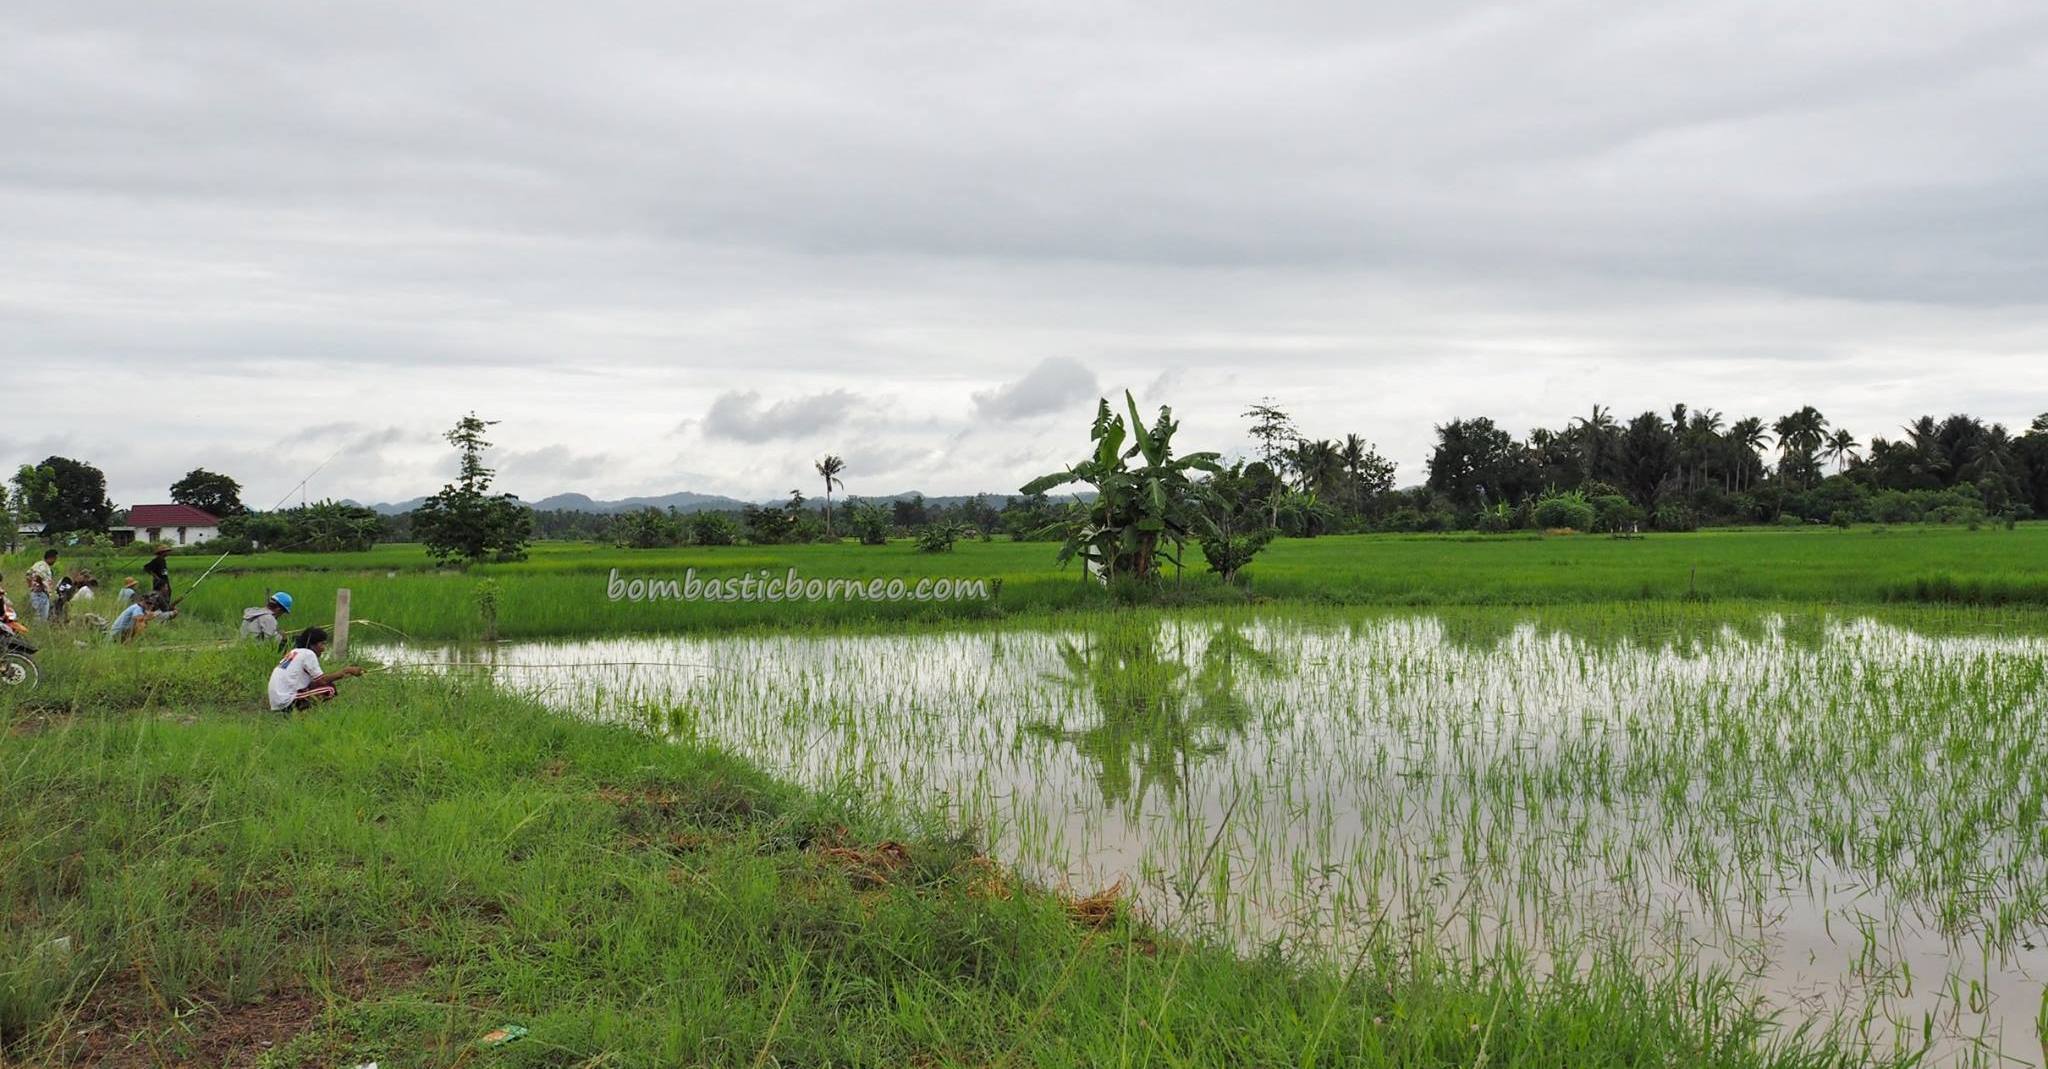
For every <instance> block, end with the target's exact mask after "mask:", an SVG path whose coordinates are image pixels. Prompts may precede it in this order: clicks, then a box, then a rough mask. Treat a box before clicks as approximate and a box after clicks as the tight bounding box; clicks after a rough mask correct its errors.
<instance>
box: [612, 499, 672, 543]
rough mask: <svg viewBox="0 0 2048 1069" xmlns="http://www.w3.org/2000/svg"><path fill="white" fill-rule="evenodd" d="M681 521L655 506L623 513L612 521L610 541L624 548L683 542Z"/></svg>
mask: <svg viewBox="0 0 2048 1069" xmlns="http://www.w3.org/2000/svg"><path fill="white" fill-rule="evenodd" d="M685 537H686V532H685V531H684V529H683V523H682V521H681V520H679V519H677V518H676V516H675V515H674V514H673V513H669V512H663V511H662V510H660V509H657V508H645V509H639V510H636V511H633V512H627V513H623V514H621V515H620V516H618V517H617V518H616V519H614V520H613V522H612V541H613V543H614V544H616V545H618V546H621V547H623V548H626V549H658V548H661V547H663V546H677V545H681V544H682V543H683V540H684V538H685Z"/></svg>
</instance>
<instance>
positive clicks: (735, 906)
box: [0, 628, 1863, 1067]
mask: <svg viewBox="0 0 2048 1069" xmlns="http://www.w3.org/2000/svg"><path fill="white" fill-rule="evenodd" d="M193 630H198V629H196V628H194V629H193ZM152 650H153V651H152ZM269 658H270V655H269V654H268V653H267V652H265V651H262V650H259V649H254V648H250V647H238V646H232V645H230V646H225V647H220V648H213V649H199V650H184V651H180V650H174V649H166V648H163V647H161V646H156V647H143V648H133V647H129V648H123V647H113V646H107V645H89V646H86V647H80V648H73V647H70V646H68V645H63V644H53V645H52V647H51V648H49V649H48V650H47V652H46V653H45V655H44V658H43V659H44V668H45V684H44V686H43V687H42V688H41V689H39V690H38V691H36V692H34V693H33V695H30V696H29V698H28V699H27V700H24V699H23V696H21V695H19V694H12V693H10V694H8V695H6V696H4V697H0V711H4V713H5V718H6V730H5V732H4V733H0V798H5V799H6V805H5V806H4V807H0V916H4V917H5V918H6V919H7V924H6V925H5V927H4V929H0V1044H4V1046H0V1063H19V1064H31V1065H41V1064H80V1065H83V1064H95V1065H121V1064H131V1065H155V1064H172V1063H177V1064H200V1065H219V1064H241V1065H246V1064H261V1065H273V1066H282V1065H301V1064H308V1065H349V1064H355V1063H357V1062H362V1061H368V1060H377V1061H379V1062H380V1064H382V1065H384V1066H387V1067H393V1066H453V1065H470V1066H476V1065H533V1066H539V1065H547V1066H597V1065H606V1066H641V1065H647V1066H655V1065H660V1066H668V1065H680V1064H690V1065H698V1064H703V1065H733V1066H742V1065H744V1066H762V1065H771V1064H782V1065H827V1064H844V1065H877V1066H881V1065H887V1066H900V1065H977V1066H1099V1065H1120V1066H1137V1065H1159V1066H1176V1065H1216V1066H1223V1065H1229V1066H1243V1065H1281V1064H1287V1065H1317V1066H1321V1065H1359V1066H1382V1065H1385V1066H1392V1065H1488V1066H1498V1065H1509V1066H1544V1067H1552V1066H1560V1065H1571V1066H1642V1065H1688V1066H1694V1065H1699V1066H1765V1065H1770V1066H1824V1065H1854V1064H1863V1060H1862V1058H1861V1057H1860V1056H1858V1055H1856V1054H1855V1053H1853V1052H1849V1051H1830V1050H1828V1049H1826V1048H1824V1047H1822V1046H1819V1045H1818V1044H1816V1043H1815V1042H1813V1041H1811V1038H1810V1037H1805V1036H1801V1035H1797V1034H1788V1033H1784V1032H1780V1031H1778V1030H1776V1029H1775V1028H1774V1027H1773V1026H1772V1025H1771V1024H1769V1023H1768V1022H1766V1021H1765V1020H1763V1019H1761V1018H1759V1017H1758V1016H1756V1015H1754V1014H1753V1013H1751V1012H1750V1011H1748V1010H1746V1009H1745V1008H1744V1007H1743V1006H1742V1005H1741V1003H1740V1001H1739V1000H1738V999H1737V998H1736V997H1735V996H1734V995H1733V994H1731V991H1730V990H1729V989H1728V988H1726V987H1722V986H1719V985H1717V984H1715V983H1714V982H1712V981H1711V980H1708V981H1699V980H1691V981H1661V980H1654V979H1646V978H1643V977H1641V976H1638V975H1637V974H1636V973H1635V972H1634V971H1633V967H1632V966H1631V965H1629V964H1628V963H1624V962H1613V961H1595V962H1592V963H1589V964H1587V965H1585V966H1584V967H1583V968H1582V969H1580V970H1578V971H1576V972H1572V973H1568V974H1566V975H1563V976H1560V977H1557V978H1553V979H1548V980H1541V981H1539V980H1538V979H1536V976H1537V970H1536V968H1535V967H1534V966H1533V965H1531V966H1530V967H1528V968H1514V967H1505V968H1501V967H1496V968H1494V969H1491V970H1489V971H1488V972H1487V973H1486V974H1485V975H1473V974H1469V973H1466V972H1462V971H1460V970H1458V969H1456V968H1454V967H1451V966H1448V965H1445V964H1443V963H1442V962H1441V960H1440V959H1438V958H1436V957H1435V956H1434V955H1433V954H1432V952H1431V950H1430V948H1429V946H1428V944H1427V942H1413V943H1411V942H1408V941H1405V940H1404V939H1402V938H1401V937H1399V936H1397V935H1395V934H1394V933H1391V932H1390V933H1387V934H1386V935H1385V936H1384V937H1383V938H1380V939H1378V940H1375V941H1374V943H1373V944H1372V945H1371V946H1369V947H1368V948H1367V950H1366V951H1365V952H1364V953H1362V954H1360V955H1359V956H1358V957H1357V958H1355V959H1353V960H1351V961H1350V962H1349V963H1347V965H1345V966H1344V967H1341V968H1336V967H1312V966H1307V965H1304V964H1301V963H1299V962H1296V961H1293V960H1291V959H1290V957H1289V955H1287V954H1286V953H1284V952H1283V951H1281V950H1280V949H1278V948H1275V949H1274V950H1272V951H1270V952H1268V953H1264V954H1258V955H1254V956H1252V957H1250V958H1245V957H1240V956H1238V955H1236V954H1233V953H1231V952H1229V951H1227V950H1225V949H1222V948H1217V947H1209V946H1201V945H1192V944H1188V943H1184V942H1177V941H1174V940H1170V939H1165V938H1162V937H1160V936H1158V935H1157V934H1156V933H1153V932H1151V931H1149V930H1147V929H1146V928H1145V927H1144V926H1143V925H1142V924H1140V923H1138V922H1136V921H1135V920H1134V919H1133V918H1132V917H1130V916H1129V915H1128V914H1127V913H1125V912H1123V911H1120V910H1117V909H1113V908H1112V909H1108V910H1100V911H1094V912H1087V911H1083V912H1081V913H1079V914H1077V911H1076V910H1075V909H1074V908H1073V907H1072V905H1071V904H1070V903H1068V902H1066V901H1063V900H1062V899H1061V898H1059V897H1057V896H1055V895H1052V894H1050V893H1046V892H1042V891H1038V890H1034V889H1032V888H1029V887H1025V886H1021V885H1019V884H1017V883H1016V882H1015V881H1014V880H1012V879H1011V878H1009V877H1007V876H1005V875H1003V874H1002V873H1001V872H999V871H996V870H994V869H993V868H992V867H991V866H990V865H989V864H988V863H987V862H986V861H985V860H983V859H981V858H980V857H979V856H978V855H977V853H976V852H975V850H974V848H973V846H972V844H971V843H970V842H967V841H963V840H961V839H958V838H955V837H952V836H949V835H947V834H946V833H944V832H942V831H937V830H933V829H930V828H925V827H922V826H920V825H919V824H918V823H917V822H915V821H906V820H905V819H904V818H903V817H902V816H900V815H891V814H886V813H878V812H870V811H864V810H863V809H861V808H860V807H859V806H858V805H857V804H855V803H854V802H852V801H851V800H847V799H837V798H828V797H819V796H815V795H809V794H804V793H801V792H798V791H796V790H794V789H792V788H789V787H786V786H782V785H779V784H777V783H774V782H772V781H770V780H768V779H766V778H764V777H763V776H762V775H760V774H759V773H757V772H756V771H754V770H753V769H751V768H749V767H747V766H744V765H742V764H740V763H738V762H736V761H734V760H732V759H730V758H727V757H723V756H721V755H719V754H717V753H715V752H710V751H707V750H703V749H699V748H692V747H686V746H671V745H662V744H658V743H656V742H654V741H652V740H650V739H648V738H645V737H643V736H640V735H638V734H635V733H632V732H630V731H627V730H624V729H621V728H617V727H606V726H599V725H595V724H589V723H583V722H579V721H574V720H569V719H565V718H562V717H559V716H555V715H551V714H549V713H547V712H544V711H542V710H541V709H539V708H537V707H535V706H533V705H530V704H528V703H526V702H524V701H521V700H518V699H515V698H512V697H510V696H508V695H506V694H504V693H501V692H498V691H495V690H492V689H489V688H487V687H482V686H477V685H466V684H464V683H463V682H461V681H456V680H448V679H442V678H438V677H421V676H411V675H406V674H392V675H372V676H370V677H367V678H366V679H364V680H360V681H357V682H356V683H355V684H354V685H351V686H350V687H349V688H348V689H347V691H346V692H345V693H344V695H343V697H342V699H341V701H340V702H339V703H337V704H335V705H333V706H330V707H327V708H325V709H322V710H320V711H319V712H317V713H314V714H311V715H302V716H297V717H291V718H286V717H279V716H273V715H267V714H263V713H260V712H258V711H256V708H255V694H256V692H257V690H258V688H259V686H260V680H261V678H262V675H263V672H264V670H265V668H266V666H267V662H268V661H269ZM896 842H900V843H901V844H902V845H901V846H900V848H899V847H896V846H888V845H885V844H888V843H896ZM58 941H65V942H58ZM501 1023H518V1024H521V1025H523V1026H525V1027H527V1028H530V1029H531V1035H530V1036H529V1037H528V1038H526V1039H524V1040H521V1041H519V1042H517V1043H514V1044H512V1045H509V1046H506V1047H504V1048H501V1049H499V1050H495V1051H480V1050H478V1049H477V1048H476V1047H475V1046H474V1040H475V1039H476V1038H477V1037H478V1036H480V1035H481V1034H482V1033H483V1032H484V1031H485V1030H486V1029H488V1028H490V1027H492V1026H495V1025H498V1024H501ZM265 1044H270V1046H268V1047H266V1046H265ZM259 1052H263V1053H259Z"/></svg>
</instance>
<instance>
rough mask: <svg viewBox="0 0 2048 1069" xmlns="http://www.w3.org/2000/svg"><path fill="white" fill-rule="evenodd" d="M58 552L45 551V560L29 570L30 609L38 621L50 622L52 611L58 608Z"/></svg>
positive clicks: (52, 549) (32, 565)
mask: <svg viewBox="0 0 2048 1069" xmlns="http://www.w3.org/2000/svg"><path fill="white" fill-rule="evenodd" d="M56 564H57V551H56V549H55V548H51V549H46V550H44V551H43V559H42V560H39V561H37V562H35V563H34V564H31V565H29V568H28V607H29V609H30V611H32V612H34V613H35V614H36V619H38V620H42V621H44V622H45V623H47V622H49V619H50V610H51V609H53V608H55V607H56V597H57V576H56Z"/></svg>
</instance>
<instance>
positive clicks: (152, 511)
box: [107, 505, 220, 546]
mask: <svg viewBox="0 0 2048 1069" xmlns="http://www.w3.org/2000/svg"><path fill="white" fill-rule="evenodd" d="M107 533H108V534H110V535H112V536H114V544H115V545H117V546H125V545H128V544H129V543H131V542H168V543H170V544H171V545H174V546H196V545H198V544H199V543H201V542H210V541H212V540H213V539H216V538H219V537H220V520H219V519H217V518H215V517H214V515H213V514H212V513H210V512H205V511H202V510H200V509H195V508H193V507H192V506H190V505H137V506H135V507H134V508H131V509H129V510H128V515H127V517H126V518H125V519H123V521H122V523H121V525H120V526H118V527H109V528H107Z"/></svg>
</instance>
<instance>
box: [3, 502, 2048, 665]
mask: <svg viewBox="0 0 2048 1069" xmlns="http://www.w3.org/2000/svg"><path fill="white" fill-rule="evenodd" d="M1054 548H1055V547H1053V546H1052V545H1049V544H1046V543H1018V542H988V543H983V542H965V543H962V544H961V545H960V546H959V548H958V549H957V550H956V551H955V552H953V553H948V554H925V553H918V552H915V551H914V550H913V549H912V548H911V547H910V546H909V544H908V543H904V542H896V543H891V544H889V545H886V546H860V545H854V544H851V543H846V544H840V545H802V546H727V547H714V548H698V547H691V548H682V549H668V550H622V549H617V548H614V547H610V546H599V545H590V544H585V543H541V544H538V545H536V546H535V547H534V548H533V552H532V555H531V557H530V559H528V560H526V561H522V562H518V563H512V564H493V565H480V566H477V567H475V568H471V569H468V570H466V571H462V570H455V569H435V568H434V567H433V566H432V562H431V561H430V560H429V559H428V558H427V555H426V554H425V552H424V551H422V550H421V549H420V548H419V547H417V546H408V545H389V546H378V547H376V548H375V549H373V550H371V551H369V552H366V553H352V554H327V555H322V554H295V553H286V554H259V555H255V556H250V557H231V558H229V559H228V560H227V561H225V562H223V563H222V564H221V565H220V568H219V569H218V570H217V571H216V572H215V573H214V575H213V576H212V577H211V578H209V579H207V580H206V581H205V582H204V583H203V584H201V585H200V586H199V587H198V588H197V590H196V591H194V592H193V593H192V595H191V597H190V598H189V599H187V600H186V601H185V603H184V605H183V607H184V608H185V609H186V611H187V612H188V614H189V615H191V616H192V617H195V618H198V619H202V620H209V621H222V622H225V621H232V620H234V619H237V618H238V617H239V614H240V612H241V610H242V609H243V608H245V607H247V606H251V605H256V604H259V603H260V602H261V601H262V599H263V597H264V595H265V593H266V592H267V591H269V590H271V589H280V588H281V589H285V590H289V591H290V592H291V593H292V594H293V596H294V597H296V598H297V599H299V604H300V610H299V615H298V619H297V621H295V622H297V623H301V624H303V623H306V622H310V621H323V622H324V621H325V620H327V619H329V618H331V614H332V611H333V592H334V590H335V588H337V587H341V586H347V587H350V588H352V589H353V590H354V593H355V610H354V611H355V615H356V616H357V617H359V618H367V619H369V620H372V621H375V622H376V623H377V624H379V625H383V626H387V627H390V628H396V629H398V630H399V631H402V632H404V633H406V634H408V635H412V636H414V637H418V638H454V639H461V638H474V637H477V636H478V635H479V634H480V631H481V623H480V618H479V614H478V611H477V609H476V606H475V605H474V603H473V600H472V596H471V595H472V591H473V590H474V588H475V586H476V584H477V583H478V582H479V581H480V580H482V579H485V578H490V579H495V580H497V581H498V585H499V587H500V604H499V611H498V619H499V633H500V634H501V635H502V636H504V637H507V638H544V637H561V636H578V635H602V634H620V633H649V632H666V631H692V630H713V631H717V630H731V629H735V628H744V627H769V628H789V627H796V628H803V627H827V628H829V627H838V626H844V625H849V624H864V623H878V622H880V623H901V622H912V621H920V620H921V621H942V620H972V619H988V618H994V617H999V616H1000V617H1014V616H1018V615H1031V614H1046V613H1058V612H1069V611H1076V610H1086V609H1093V608H1101V607H1104V606H1107V605H1109V604H1110V603H1111V602H1112V600H1113V599H1112V597H1111V595H1110V594H1109V593H1108V592H1106V591H1103V590H1101V589H1099V588H1096V587H1094V586H1091V585H1090V584H1087V583H1084V582H1082V581H1081V580H1080V578H1079V575H1078V574H1077V571H1076V570H1075V569H1073V568H1067V569H1064V570H1062V569H1060V568H1058V567H1056V566H1055V565H1054V564H1053V554H1054ZM1193 556H1194V558H1195V563H1196V565H1197V566H1196V567H1192V568H1190V569H1189V570H1188V573H1187V575H1186V576H1185V577H1184V578H1174V579H1169V580H1168V583H1167V590H1166V595H1167V599H1168V600H1169V601H1174V602H1179V603H1195V604H1204V603H1228V602H1231V601H1241V600H1243V598H1244V596H1245V595H1244V594H1243V593H1241V592H1239V591H1235V590H1230V589H1226V588H1224V587H1222V586H1221V585H1220V584H1218V583H1217V582H1216V581H1215V580H1214V579H1213V578H1212V577H1210V576H1208V575H1207V574H1206V573H1205V572H1204V570H1203V569H1201V568H1200V567H1199V554H1193ZM28 562H29V558H28V556H26V555H17V556H16V557H14V558H11V559H9V560H8V561H7V562H6V564H5V566H4V567H5V569H6V574H7V575H9V576H19V575H20V574H21V572H22V571H23V569H25V568H26V567H27V565H28ZM123 563H126V562H125V561H123V560H122V559H120V558H110V559H108V560H106V561H104V562H101V563H100V564H99V566H98V570H99V574H101V575H102V576H103V577H108V578H109V579H110V580H111V582H110V584H109V589H113V588H114V587H116V586H118V583H119V576H120V575H121V574H124V573H122V572H121V571H120V570H119V566H120V565H121V564H123ZM211 563H212V560H211V559H210V558H206V557H200V556H192V555H184V554H181V555H179V556H178V557H177V558H176V559H175V560H174V572H175V576H176V579H177V582H178V584H179V585H178V589H179V590H180V591H183V590H186V589H188V587H189V584H191V583H193V582H194V581H196V580H197V579H198V578H199V577H200V575H201V573H203V572H204V571H205V570H206V567H207V566H208V565H209V564H211ZM614 568H616V569H618V570H619V571H620V573H621V575H622V576H625V577H634V576H641V577H653V578H669V577H680V576H681V575H682V574H683V573H684V571H685V570H686V569H690V568H695V569H698V571H699V572H700V573H701V574H708V575H719V576H727V575H740V574H744V573H747V572H754V571H759V570H762V569H766V570H769V571H771V572H773V573H775V574H781V573H783V572H785V571H786V570H788V569H790V568H795V569H797V570H798V571H799V572H800V573H801V574H803V575H804V576H807V577H817V578H833V577H846V578H868V577H874V576H880V577H884V578H905V579H909V580H913V581H914V580H915V579H917V578H919V577H936V576H952V577H977V578H989V579H1000V580H1001V584H1002V585H1001V588H1000V592H999V596H998V597H997V598H996V599H995V603H994V604H993V605H990V604H986V603H981V602H953V603H925V604H918V603H909V602H904V603H894V604H886V605H877V604H874V603H853V604H848V603H843V602H842V603H829V604H828V603H813V604H806V605H787V604H759V603H755V604H731V603H719V604H706V603H701V602H699V603H690V604H677V603H667V604H655V605H650V604H625V603H612V602H609V601H607V600H606V598H605V579H606V576H607V575H608V574H609V573H610V571H611V569H614ZM1247 574H1248V578H1249V584H1250V590H1251V592H1252V595H1253V596H1255V597H1259V598H1270V599H1278V600H1285V601H1299V602H1318V603H1328V604H1361V605H1366V604H1380V605H1554V604H1570V603H1580V602H1612V601H1634V600H1662V599H1673V598H1691V599H1709V600H1729V599H1744V600H1766V601H1769V600H1783V601H1794V602H1802V603H1827V604H1875V603H1881V602H1887V601H1905V602H1951V603H1963V604H1988V605H2048V523H2032V524H2022V525H2020V526H2019V527H2018V528H2017V529H2015V530H2010V531H2008V530H2005V529H2003V528H1986V529H1984V530H1979V531H1970V530H1967V529H1963V528H1954V527H1895V528H1858V529H1853V530H1847V531H1839V530H1835V529H1833V528H1805V529H1791V530H1787V529H1780V528H1773V529H1743V530H1714V531H1704V532H1700V533H1697V534H1657V535H1651V536H1648V537H1644V538H1640V539H1614V538H1607V537H1601V536H1566V537H1545V536H1541V535H1534V534H1523V535H1505V536H1479V535H1469V534H1468V535H1353V536H1341V537H1327V538H1317V539H1281V540H1279V541H1277V542H1275V543H1274V544H1273V545H1272V547H1270V548H1269V549H1268V550H1267V551H1266V552H1265V553H1264V554H1263V555H1262V556H1261V557H1260V558H1259V560H1258V562H1257V563H1256V564H1255V565H1253V567H1252V568H1251V569H1249V571H1248V573H1247ZM16 585H17V586H19V583H18V582H17V584H16ZM15 593H16V594H17V595H19V594H20V591H19V590H16V591H15ZM17 601H18V602H22V603H23V604H22V605H21V606H20V607H22V608H23V609H25V608H26V605H25V598H20V597H18V598H17Z"/></svg>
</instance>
